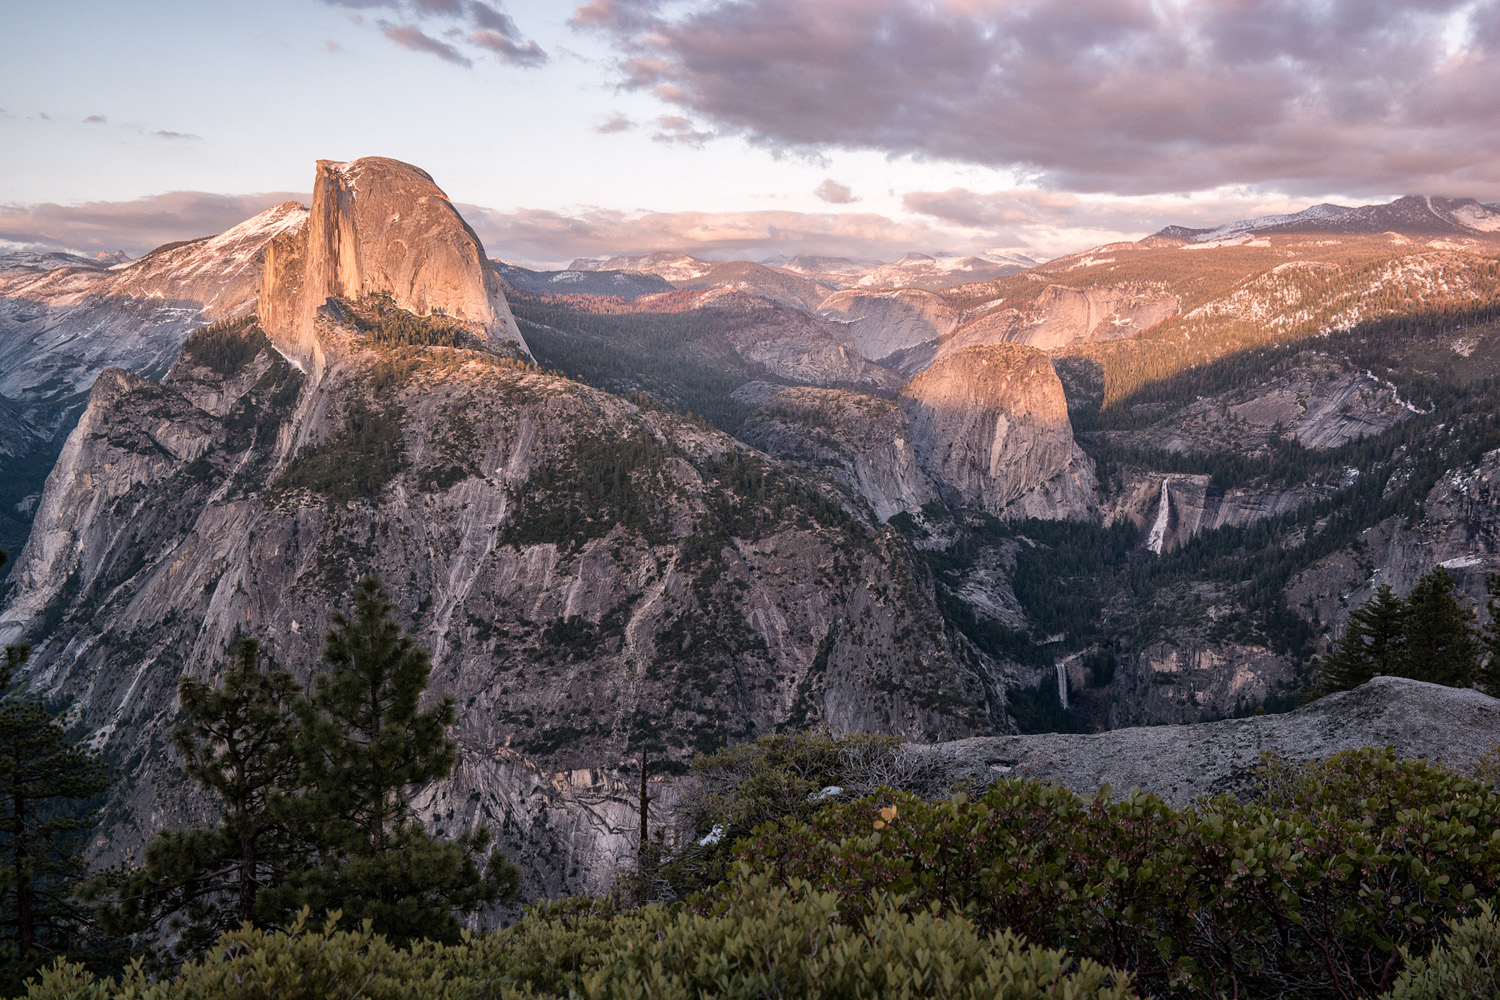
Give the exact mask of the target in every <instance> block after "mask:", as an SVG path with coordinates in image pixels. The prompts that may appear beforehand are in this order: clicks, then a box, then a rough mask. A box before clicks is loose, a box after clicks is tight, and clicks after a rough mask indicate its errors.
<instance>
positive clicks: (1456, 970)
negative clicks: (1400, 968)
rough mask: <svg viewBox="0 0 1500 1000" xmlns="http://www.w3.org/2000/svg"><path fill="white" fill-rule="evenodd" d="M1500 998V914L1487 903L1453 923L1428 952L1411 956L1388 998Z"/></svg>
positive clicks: (1444, 999) (1411, 999)
mask: <svg viewBox="0 0 1500 1000" xmlns="http://www.w3.org/2000/svg"><path fill="white" fill-rule="evenodd" d="M1494 997H1500V916H1497V915H1496V913H1495V911H1494V909H1493V908H1491V906H1490V904H1488V903H1483V904H1481V905H1480V907H1479V912H1478V913H1477V914H1475V915H1474V916H1472V917H1470V918H1469V919H1467V920H1462V921H1458V922H1456V923H1454V924H1453V926H1452V928H1451V929H1450V931H1449V933H1448V936H1447V937H1446V938H1444V939H1443V942H1442V944H1440V945H1439V946H1438V947H1436V948H1434V949H1433V950H1432V953H1431V954H1430V955H1427V956H1424V957H1421V958H1416V959H1413V961H1412V963H1411V964H1410V965H1409V966H1407V968H1406V971H1405V972H1404V973H1402V975H1401V979H1400V981H1398V982H1397V983H1396V988H1395V989H1394V990H1392V991H1391V1000H1471V998H1472V1000H1492V998H1494Z"/></svg>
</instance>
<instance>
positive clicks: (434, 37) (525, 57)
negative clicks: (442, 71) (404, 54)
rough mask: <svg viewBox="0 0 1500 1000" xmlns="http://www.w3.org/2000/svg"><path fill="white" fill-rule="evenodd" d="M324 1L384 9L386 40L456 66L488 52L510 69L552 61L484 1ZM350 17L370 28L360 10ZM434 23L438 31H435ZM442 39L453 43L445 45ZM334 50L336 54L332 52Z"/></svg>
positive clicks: (501, 12) (469, 63) (382, 26)
mask: <svg viewBox="0 0 1500 1000" xmlns="http://www.w3.org/2000/svg"><path fill="white" fill-rule="evenodd" d="M323 2H324V3H326V4H329V5H331V6H335V7H344V8H358V9H360V10H383V11H385V12H386V13H388V14H389V15H391V18H394V20H392V19H390V18H387V19H381V20H379V21H378V22H377V23H378V26H379V27H380V30H381V33H382V34H384V35H385V36H386V37H387V38H389V39H390V40H391V41H393V42H395V43H396V44H397V45H400V46H401V47H402V48H406V49H410V50H411V51H413V52H425V53H427V54H428V55H434V56H437V57H438V58H439V59H442V60H443V61H445V62H449V63H452V64H453V65H455V66H464V67H472V66H473V65H474V58H473V57H474V56H478V55H481V54H485V53H487V54H489V55H493V56H495V57H496V58H497V59H498V60H499V61H500V62H502V63H506V64H508V65H511V66H522V67H535V66H541V65H542V64H544V63H546V62H547V53H546V52H545V51H543V50H542V47H541V46H539V45H538V44H537V43H536V42H535V41H534V40H533V39H530V38H527V37H525V36H524V35H523V34H522V32H521V31H520V29H518V28H517V27H516V22H515V21H514V20H512V19H511V17H510V15H509V14H506V13H505V11H504V10H503V9H501V7H500V6H498V5H496V4H494V3H486V2H484V0H323ZM349 17H350V20H352V21H353V22H354V23H355V24H356V25H361V26H362V25H363V24H364V23H365V22H364V17H363V16H362V15H361V14H359V13H358V12H357V11H350V12H349ZM434 23H436V27H433V25H434ZM439 35H441V36H442V38H440V37H438V36H439ZM443 38H448V39H451V41H443V40H442V39H443ZM462 46H466V47H467V48H465V47H462ZM329 51H330V52H332V51H335V50H334V49H332V48H330V49H329Z"/></svg>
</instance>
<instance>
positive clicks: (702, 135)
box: [651, 115, 714, 149]
mask: <svg viewBox="0 0 1500 1000" xmlns="http://www.w3.org/2000/svg"><path fill="white" fill-rule="evenodd" d="M713 137H714V133H712V132H705V131H700V130H699V129H698V128H696V127H695V126H694V125H693V121H692V119H691V118H684V117H682V116H681V115H662V116H661V117H660V118H658V119H656V131H655V132H653V133H652V134H651V138H653V139H655V140H656V141H657V142H669V143H682V144H683V145H686V146H692V147H694V148H695V149H696V148H699V147H701V146H702V145H703V144H704V143H706V142H707V141H708V140H710V139H712V138H713Z"/></svg>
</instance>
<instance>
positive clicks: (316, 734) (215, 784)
mask: <svg viewBox="0 0 1500 1000" xmlns="http://www.w3.org/2000/svg"><path fill="white" fill-rule="evenodd" d="M0 558H3V556H0ZM393 611H394V605H393V604H392V603H391V601H390V600H389V598H388V596H387V594H386V592H385V590H384V588H383V587H382V586H381V584H380V582H379V580H378V579H376V578H375V577H373V576H370V577H366V578H364V579H363V580H361V581H360V582H359V584H358V585H357V588H356V590H355V593H354V599H353V610H352V613H351V614H350V615H348V616H345V615H343V614H335V615H334V617H333V627H332V629H330V631H329V632H328V635H327V637H326V641H325V645H324V649H323V657H322V659H323V669H322V670H321V671H320V672H318V673H317V674H316V676H315V677H314V679H313V683H312V685H311V689H310V690H308V689H306V688H304V687H303V686H302V685H301V684H299V683H298V682H297V681H296V680H295V679H294V677H293V675H292V674H291V672H290V671H287V670H283V669H268V668H267V667H266V666H265V665H264V664H263V663H262V662H261V660H262V658H261V655H260V648H259V643H258V642H257V641H256V640H255V639H254V638H250V637H245V638H241V639H240V640H239V642H238V645H237V648H236V649H235V652H234V655H233V657H232V658H231V660H230V661H229V662H228V663H227V664H226V665H225V666H224V668H223V670H222V676H221V677H220V679H219V680H218V682H217V683H215V684H209V683H207V682H205V681H203V680H199V679H196V678H193V677H183V678H182V680H181V682H180V684H179V687H178V695H179V700H180V702H181V709H182V717H183V719H184V721H183V723H182V724H181V725H180V726H179V727H178V728H177V730H176V731H175V733H174V737H173V742H174V743H175V745H176V748H177V749H178V751H179V752H180V753H181V755H182V761H183V767H184V769H185V770H186V772H187V775H188V777H189V778H190V779H191V780H192V782H193V783H194V784H195V785H196V786H197V787H198V788H199V789H200V790H201V791H202V792H204V793H207V794H208V795H209V796H211V797H212V799H213V800H215V801H216V802H217V806H218V815H217V817H216V819H215V820H214V821H213V822H212V823H208V824H204V825H198V826H193V827H190V828H187V829H172V830H164V831H161V832H159V833H157V834H156V836H155V837H154V838H153V839H152V840H151V841H150V842H149V843H147V845H146V847H145V850H144V851H143V853H142V857H141V859H140V860H139V861H127V862H123V863H121V864H119V865H116V866H114V867H112V868H108V869H105V870H104V871H102V872H95V873H92V874H90V873H89V872H88V871H87V870H86V862H85V858H86V853H87V851H86V848H87V844H86V843H85V839H84V838H85V837H86V836H87V835H88V834H89V832H90V831H91V830H92V829H93V828H94V824H95V821H96V819H97V816H98V808H99V804H100V794H101V793H102V792H103V791H104V790H105V789H106V788H107V787H108V786H109V784H110V780H111V779H110V775H109V773H108V771H107V769H106V768H105V767H104V766H103V764H102V762H101V761H100V759H99V757H98V755H97V753H96V752H94V751H92V750H90V749H87V748H85V747H83V746H80V745H79V744H78V743H77V741H75V740H74V739H73V738H72V737H71V736H70V734H69V732H68V727H67V720H66V717H65V716H64V715H59V714H58V713H56V712H55V711H53V710H52V708H51V707H49V706H48V705H46V704H45V703H44V702H43V701H42V700H41V699H39V698H38V697H36V696H35V695H32V694H29V693H27V692H26V691H25V690H23V689H22V688H21V686H20V685H16V686H14V687H13V685H12V681H13V679H14V674H15V672H16V669H17V668H18V667H20V666H21V665H22V664H23V663H24V662H25V660H26V658H27V655H28V652H29V650H27V649H26V648H25V647H10V648H7V649H6V651H5V661H4V665H3V673H0V687H3V689H4V690H5V692H6V693H5V697H4V702H3V706H0V894H3V907H0V993H3V995H13V994H14V993H15V992H16V991H18V990H20V989H22V988H23V983H24V982H25V980H26V979H27V978H28V977H30V976H32V975H34V974H35V973H36V972H37V970H38V969H40V968H41V967H42V966H43V965H45V964H46V963H47V962H49V961H51V960H52V959H53V958H56V957H66V958H69V959H73V960H80V961H83V962H85V964H87V965H89V966H90V967H92V968H94V969H96V971H101V972H111V971H116V970H118V968H119V967H120V966H121V963H122V962H123V960H124V958H125V957H126V956H127V955H129V954H145V955H146V956H148V960H147V965H148V966H156V967H161V968H170V967H173V966H175V965H176V964H178V963H180V962H182V961H184V960H190V959H193V958H195V957H197V956H201V955H202V954H204V953H205V951H206V950H207V949H209V948H210V947H211V946H213V944H214V943H215V942H216V941H217V940H218V939H219V937H220V936H221V935H222V934H225V933H227V932H229V931H233V930H235V929H236V928H240V927H242V926H245V925H249V926H250V927H253V928H257V929H260V930H274V929H281V928H286V927H288V926H291V925H292V924H293V923H294V922H295V921H296V920H297V918H298V914H299V912H303V911H306V910H311V911H314V912H318V913H324V912H332V911H338V912H339V913H341V914H342V919H343V923H344V925H347V926H349V927H358V926H361V925H363V924H368V927H369V928H371V929H373V930H374V931H375V932H376V933H380V934H383V935H385V936H386V937H387V938H389V939H391V940H394V941H409V940H417V939H431V940H437V941H448V942H453V941H456V940H457V939H458V937H459V930H460V923H459V918H460V917H462V916H464V915H472V914H475V913H478V912H480V911H481V910H483V909H485V908H487V907H491V906H493V905H495V904H497V903H499V902H501V901H508V900H510V899H513V898H514V897H515V895H516V892H517V891H518V889H519V884H520V875H519V872H518V871H517V869H516V868H515V867H514V866H513V865H511V864H510V862H509V861H508V860H507V859H506V858H505V857H504V856H503V854H501V853H500V852H499V851H497V850H495V849H494V848H493V846H492V843H491V836H490V833H489V831H488V829H486V828H484V827H479V828H476V829H475V830H474V831H472V832H470V833H466V834H463V835H460V836H458V837H457V838H454V839H451V840H445V839H440V838H438V837H436V836H434V835H433V834H432V833H430V832H429V831H428V830H427V828H426V826H425V825H424V824H423V823H422V821H421V820H420V819H418V818H417V817H416V816H415V815H414V814H413V810H412V795H413V793H414V791H415V790H416V789H418V788H420V787H422V786H424V785H427V784H429V783H431V782H434V781H438V780H441V779H443V778H446V777H447V776H448V775H449V774H451V772H452V770H453V767H454V764H455V761H456V746H455V744H454V742H453V740H452V739H450V738H449V736H448V729H449V727H450V726H451V725H452V724H453V721H454V717H455V705H454V702H453V699H452V698H451V697H445V698H442V699H440V700H438V701H437V702H435V703H433V704H431V705H429V706H428V707H426V708H423V707H422V701H423V696H424V693H425V691H426V689H427V683H428V677H429V674H430V672H431V663H430V661H429V658H428V654H427V652H426V651H425V650H424V649H422V648H421V647H419V646H418V645H417V644H416V643H415V642H414V640H413V639H412V638H411V637H410V636H408V635H405V634H404V633H403V632H402V630H401V627H400V625H399V624H398V623H397V622H396V620H395V619H394V617H393V615H392V612H393ZM153 949H154V951H153Z"/></svg>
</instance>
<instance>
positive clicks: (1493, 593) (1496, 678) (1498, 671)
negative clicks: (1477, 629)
mask: <svg viewBox="0 0 1500 1000" xmlns="http://www.w3.org/2000/svg"><path fill="white" fill-rule="evenodd" d="M1484 589H1485V590H1487V591H1488V592H1489V595H1490V599H1489V603H1488V604H1487V605H1486V609H1487V610H1488V611H1489V613H1490V621H1489V624H1488V625H1486V626H1485V627H1484V632H1483V633H1482V634H1481V635H1480V646H1481V647H1482V652H1483V653H1484V654H1485V660H1484V666H1483V667H1482V668H1481V669H1480V670H1479V686H1480V687H1481V688H1483V689H1484V691H1485V693H1486V694H1488V695H1490V696H1492V697H1495V698H1500V573H1491V574H1490V575H1489V576H1487V577H1485V580H1484Z"/></svg>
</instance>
